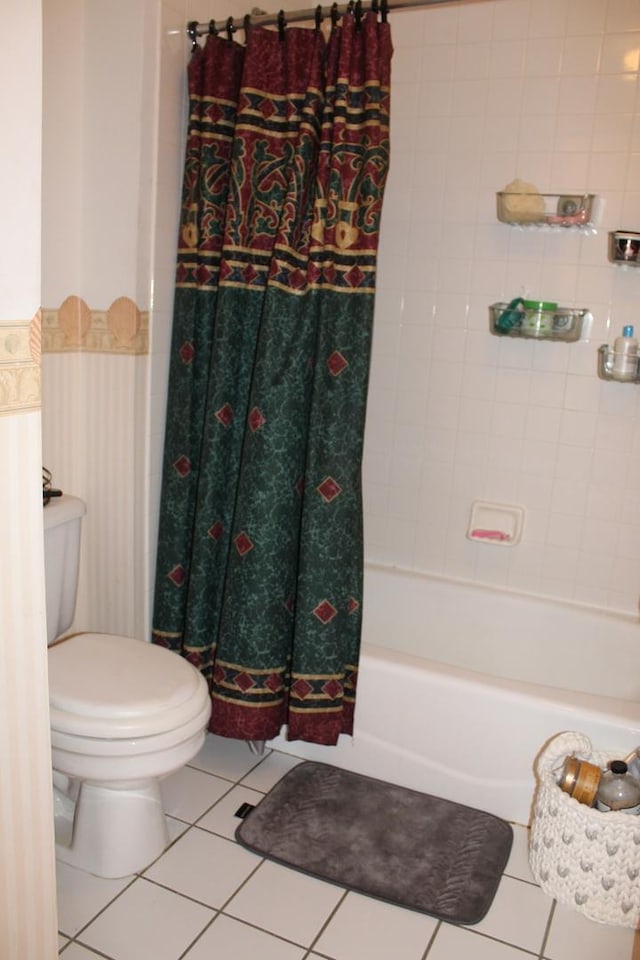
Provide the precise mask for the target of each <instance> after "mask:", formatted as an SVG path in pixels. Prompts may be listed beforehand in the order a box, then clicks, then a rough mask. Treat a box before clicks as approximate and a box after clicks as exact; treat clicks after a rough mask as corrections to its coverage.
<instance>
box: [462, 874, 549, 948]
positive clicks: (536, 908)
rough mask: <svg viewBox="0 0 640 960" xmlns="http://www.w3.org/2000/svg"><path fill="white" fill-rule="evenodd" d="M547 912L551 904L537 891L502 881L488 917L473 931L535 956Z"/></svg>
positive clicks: (536, 889) (506, 880) (543, 929)
mask: <svg viewBox="0 0 640 960" xmlns="http://www.w3.org/2000/svg"><path fill="white" fill-rule="evenodd" d="M550 911H551V900H550V899H549V897H547V896H546V895H545V894H544V893H543V892H542V890H541V889H540V888H539V887H536V886H534V885H533V884H531V883H523V882H522V880H514V879H512V878H511V877H503V878H502V880H501V881H500V886H499V887H498V892H497V893H496V896H495V899H494V901H493V903H492V904H491V908H490V910H489V913H488V914H487V916H486V917H485V918H484V920H482V921H481V922H480V923H477V924H474V926H473V929H474V931H477V932H479V933H486V934H487V935H488V936H490V937H495V938H496V939H497V940H504V941H506V942H507V943H512V944H514V945H515V946H517V947H522V948H523V949H524V950H531V951H532V952H533V953H536V954H537V953H538V952H539V950H540V947H541V946H542V940H543V937H544V932H545V929H546V926H547V921H548V919H549V913H550Z"/></svg>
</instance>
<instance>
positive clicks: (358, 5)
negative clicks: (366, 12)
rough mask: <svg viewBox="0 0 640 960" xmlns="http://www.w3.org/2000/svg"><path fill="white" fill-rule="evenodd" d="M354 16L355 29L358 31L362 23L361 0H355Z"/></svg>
mask: <svg viewBox="0 0 640 960" xmlns="http://www.w3.org/2000/svg"><path fill="white" fill-rule="evenodd" d="M355 16H356V30H358V31H359V30H360V26H361V24H362V0H356V9H355Z"/></svg>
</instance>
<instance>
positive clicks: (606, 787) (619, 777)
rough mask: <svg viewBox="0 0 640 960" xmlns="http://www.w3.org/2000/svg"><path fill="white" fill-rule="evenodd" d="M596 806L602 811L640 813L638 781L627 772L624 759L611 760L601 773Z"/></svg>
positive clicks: (639, 786) (639, 785)
mask: <svg viewBox="0 0 640 960" xmlns="http://www.w3.org/2000/svg"><path fill="white" fill-rule="evenodd" d="M596 807H597V808H598V810H601V811H602V812H603V813H608V812H609V811H611V810H620V811H622V813H640V782H639V781H638V780H636V778H635V777H632V776H631V774H630V773H629V772H628V769H627V764H626V763H625V762H624V760H612V761H611V763H610V764H609V769H608V770H606V771H605V772H604V773H603V774H602V776H601V778H600V785H599V787H598V793H597V795H596Z"/></svg>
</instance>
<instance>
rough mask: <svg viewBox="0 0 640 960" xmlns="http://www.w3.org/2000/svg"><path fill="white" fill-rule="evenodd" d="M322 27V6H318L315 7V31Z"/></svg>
mask: <svg viewBox="0 0 640 960" xmlns="http://www.w3.org/2000/svg"><path fill="white" fill-rule="evenodd" d="M321 26H322V4H320V3H319V4H318V6H317V7H316V30H319V29H320V27H321Z"/></svg>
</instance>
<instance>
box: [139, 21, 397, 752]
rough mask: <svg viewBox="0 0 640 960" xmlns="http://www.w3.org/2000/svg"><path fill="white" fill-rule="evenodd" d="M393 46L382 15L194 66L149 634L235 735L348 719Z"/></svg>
mask: <svg viewBox="0 0 640 960" xmlns="http://www.w3.org/2000/svg"><path fill="white" fill-rule="evenodd" d="M390 60H391V37H390V32H389V26H388V24H387V23H378V22H377V17H376V15H375V14H367V15H365V16H364V17H363V18H362V22H361V23H358V22H357V21H356V18H355V17H353V16H351V15H348V16H346V17H344V18H343V21H342V22H341V24H340V25H339V26H337V27H334V29H333V30H332V32H331V35H330V37H329V39H328V41H325V39H324V37H323V35H322V33H321V31H320V30H310V29H302V28H291V27H288V28H287V29H286V30H285V31H284V34H283V35H282V36H280V35H279V33H278V32H275V31H270V30H267V29H260V28H256V29H253V30H250V31H249V36H248V40H247V44H246V47H242V46H240V45H239V44H237V43H234V42H231V41H230V40H227V39H222V38H221V37H217V36H210V37H209V38H208V39H207V41H206V44H205V45H204V47H203V48H200V47H197V48H196V49H195V50H194V53H193V56H192V60H191V63H190V66H189V94H190V97H189V130H188V139H187V151H186V161H185V174H184V186H183V195H182V218H181V224H180V236H179V250H178V263H177V275H176V294H175V311H174V327H173V341H172V352H171V361H170V362H171V367H170V380H169V396H168V406H167V427H166V437H165V454H164V474H163V487H162V499H161V506H160V527H159V540H158V560H157V569H156V588H155V609H154V619H153V640H154V642H156V643H159V644H162V645H164V646H166V647H169V648H170V649H172V650H175V651H177V652H179V653H181V654H182V655H183V656H185V657H186V658H187V659H188V660H190V661H191V663H193V664H194V665H195V666H196V667H198V668H199V669H200V670H201V671H202V673H203V674H204V676H205V677H206V679H207V681H208V683H209V685H210V690H211V697H212V717H211V723H210V729H211V730H212V731H213V732H214V733H217V734H220V735H222V736H227V737H235V738H238V739H243V740H268V739H271V738H272V737H275V736H277V735H278V733H279V732H280V731H281V728H282V727H283V726H286V727H287V736H288V738H289V739H290V740H295V739H302V740H308V741H311V742H316V743H325V744H334V743H336V741H337V739H338V736H339V734H340V733H350V732H351V731H352V726H353V709H354V703H355V688H356V676H357V668H358V651H359V644H360V626H361V612H362V566H363V547H362V505H361V480H360V467H361V458H362V442H363V431H364V418H365V405H366V393H367V378H368V369H369V354H370V341H371V327H372V314H373V300H374V288H375V270H376V254H377V246H378V231H379V222H380V213H381V206H382V195H383V189H384V183H385V179H386V174H387V168H388V155H389V139H388V136H389V135H388V119H389V80H390Z"/></svg>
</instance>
